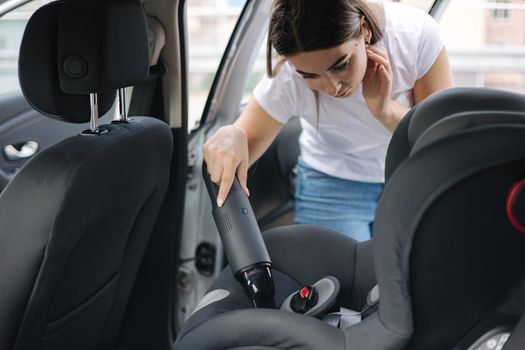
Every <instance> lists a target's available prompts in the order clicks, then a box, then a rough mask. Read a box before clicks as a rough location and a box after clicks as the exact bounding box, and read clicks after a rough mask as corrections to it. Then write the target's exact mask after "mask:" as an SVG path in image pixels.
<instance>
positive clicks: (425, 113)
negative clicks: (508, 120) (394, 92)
mask: <svg viewBox="0 0 525 350" xmlns="http://www.w3.org/2000/svg"><path fill="white" fill-rule="evenodd" d="M523 111H525V98H524V97H523V95H521V94H518V93H513V92H509V91H502V90H497V89H489V88H463V87H461V88H449V89H445V90H440V91H438V92H436V93H434V94H433V95H432V96H429V97H428V98H427V99H425V100H423V101H422V102H420V103H419V104H417V105H416V106H414V107H413V108H412V109H411V110H410V111H409V112H408V113H407V114H406V115H405V117H404V118H403V119H402V120H401V122H400V123H399V125H398V127H397V128H396V130H395V131H394V134H393V135H392V140H391V141H390V144H389V145H388V151H387V156H386V162H385V181H386V182H388V181H389V179H390V177H391V176H392V174H393V173H394V172H395V170H396V169H397V167H398V166H399V164H401V163H402V162H403V161H404V160H405V159H406V158H407V157H408V156H409V154H410V153H411V152H413V151H414V150H415V149H414V147H415V145H416V144H419V146H421V145H423V144H424V143H428V142H430V140H431V138H430V137H429V135H428V133H427V131H428V130H430V128H431V127H432V128H434V126H435V125H437V124H438V123H440V122H441V121H443V120H444V119H448V118H456V117H457V116H460V115H465V114H472V115H475V119H465V118H463V121H462V122H461V123H463V122H467V123H469V124H470V123H476V124H479V123H480V122H481V123H483V122H488V123H492V122H493V120H492V119H491V118H490V114H491V113H495V114H498V115H502V114H504V113H515V112H521V113H523ZM482 114H484V115H485V116H486V117H480V116H481V115H482ZM498 118H499V117H498ZM512 118H514V117H512ZM475 120H477V121H475ZM458 123H459V121H458ZM445 126H446V128H452V127H453V128H459V127H460V124H453V123H450V122H447V123H445V124H443V127H445ZM446 128H442V129H440V130H439V133H438V132H437V131H438V129H437V128H435V130H434V132H433V136H432V141H435V138H436V137H438V138H439V137H441V136H443V135H445V134H447V133H449V132H451V130H448V131H447V130H445V129H446ZM424 134H425V138H426V141H425V142H424V143H423V142H421V140H420V139H421V138H422V135H424Z"/></svg>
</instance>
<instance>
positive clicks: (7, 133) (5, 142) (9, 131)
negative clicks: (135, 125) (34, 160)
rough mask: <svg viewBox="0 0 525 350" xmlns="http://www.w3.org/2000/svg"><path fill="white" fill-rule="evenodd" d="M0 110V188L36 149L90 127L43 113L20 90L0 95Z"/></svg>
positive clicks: (35, 152)
mask: <svg viewBox="0 0 525 350" xmlns="http://www.w3.org/2000/svg"><path fill="white" fill-rule="evenodd" d="M86 103H89V101H86ZM0 110H1V111H2V112H1V113H0V153H1V156H0V190H1V189H2V188H3V187H4V186H5V185H6V183H7V182H8V181H9V180H11V179H12V178H13V177H14V176H15V174H16V173H17V172H18V170H19V169H20V168H21V167H22V166H23V165H24V164H25V163H26V162H27V161H28V160H29V159H31V157H32V156H34V155H35V154H37V153H38V152H39V151H41V150H42V149H45V148H46V147H49V146H51V145H53V144H55V143H56V142H58V141H60V140H62V139H65V138H66V137H69V136H73V135H75V134H77V133H79V132H81V131H82V130H85V129H88V128H89V123H83V124H69V123H63V122H59V121H56V120H52V119H50V118H47V117H45V116H43V115H42V114H41V113H39V112H38V111H36V110H35V109H33V108H32V107H31V106H30V105H29V103H27V101H26V100H25V98H24V96H23V95H22V93H21V92H12V93H8V94H3V95H1V96H0ZM113 113H114V111H113V110H110V112H108V113H107V114H106V115H105V116H104V117H103V118H101V120H100V123H101V124H102V123H108V122H111V119H112V116H113Z"/></svg>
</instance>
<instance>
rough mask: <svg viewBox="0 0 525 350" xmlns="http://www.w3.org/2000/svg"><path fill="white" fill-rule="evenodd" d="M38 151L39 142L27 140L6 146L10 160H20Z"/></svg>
mask: <svg viewBox="0 0 525 350" xmlns="http://www.w3.org/2000/svg"><path fill="white" fill-rule="evenodd" d="M37 151H38V142H36V141H26V142H24V143H23V144H21V145H20V144H19V145H17V147H15V146H13V145H7V146H4V154H5V156H6V157H7V159H8V160H20V159H26V158H30V157H32V156H33V155H35V153H36V152H37Z"/></svg>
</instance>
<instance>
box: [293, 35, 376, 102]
mask: <svg viewBox="0 0 525 350" xmlns="http://www.w3.org/2000/svg"><path fill="white" fill-rule="evenodd" d="M365 35H366V34H365ZM287 59H288V61H289V62H290V63H291V64H292V65H293V66H294V67H295V70H296V71H297V73H299V75H301V76H302V77H303V79H304V81H305V82H306V84H308V86H309V87H310V88H312V89H314V90H316V91H320V92H324V93H326V94H328V95H331V96H334V97H338V98H343V97H348V96H350V95H352V94H353V93H354V91H355V90H356V88H357V86H358V85H359V83H361V81H362V80H363V77H364V76H365V72H366V66H367V60H368V58H367V55H366V47H365V40H364V36H361V37H359V38H358V39H354V40H350V41H348V42H346V43H344V44H342V45H339V46H336V47H333V48H330V49H324V50H317V51H311V52H303V53H299V54H297V55H294V56H288V57H287Z"/></svg>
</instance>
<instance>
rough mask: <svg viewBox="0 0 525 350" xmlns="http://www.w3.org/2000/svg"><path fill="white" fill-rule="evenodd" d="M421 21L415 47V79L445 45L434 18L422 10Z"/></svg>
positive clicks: (420, 75)
mask: <svg viewBox="0 0 525 350" xmlns="http://www.w3.org/2000/svg"><path fill="white" fill-rule="evenodd" d="M422 22H423V23H422V28H421V36H420V38H419V45H418V49H417V79H420V78H422V77H423V76H424V75H425V74H427V72H428V71H429V70H430V68H431V67H432V65H433V64H434V62H435V61H436V59H437V57H438V56H439V54H440V52H441V50H442V49H443V47H444V46H445V45H444V41H443V37H442V35H441V31H440V30H439V26H438V24H437V23H436V21H435V20H434V18H432V17H431V16H430V15H429V14H427V13H424V12H423V14H422Z"/></svg>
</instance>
